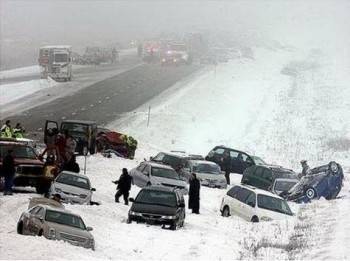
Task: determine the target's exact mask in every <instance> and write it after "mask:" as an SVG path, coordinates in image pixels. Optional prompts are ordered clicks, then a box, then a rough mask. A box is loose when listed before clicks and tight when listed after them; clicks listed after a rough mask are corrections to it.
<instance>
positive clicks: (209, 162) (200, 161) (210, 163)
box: [189, 160, 218, 166]
mask: <svg viewBox="0 0 350 261" xmlns="http://www.w3.org/2000/svg"><path fill="white" fill-rule="evenodd" d="M189 162H191V163H193V164H200V163H202V164H203V163H205V164H208V165H215V166H218V164H216V163H215V162H212V161H208V160H189Z"/></svg>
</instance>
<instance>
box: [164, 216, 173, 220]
mask: <svg viewBox="0 0 350 261" xmlns="http://www.w3.org/2000/svg"><path fill="white" fill-rule="evenodd" d="M161 218H163V219H176V216H161Z"/></svg>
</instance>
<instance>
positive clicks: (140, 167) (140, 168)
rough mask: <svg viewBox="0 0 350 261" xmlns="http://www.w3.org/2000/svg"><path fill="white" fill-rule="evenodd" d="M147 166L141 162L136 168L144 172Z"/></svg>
mask: <svg viewBox="0 0 350 261" xmlns="http://www.w3.org/2000/svg"><path fill="white" fill-rule="evenodd" d="M146 166H147V165H146V164H140V165H139V166H138V167H137V168H136V169H137V170H138V171H140V172H142V171H143V170H144V168H145V167H146Z"/></svg>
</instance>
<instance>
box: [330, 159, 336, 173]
mask: <svg viewBox="0 0 350 261" xmlns="http://www.w3.org/2000/svg"><path fill="white" fill-rule="evenodd" d="M330 168H331V171H332V172H333V173H337V172H338V164H337V163H335V162H334V161H332V162H331V164H330Z"/></svg>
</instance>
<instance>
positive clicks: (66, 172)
mask: <svg viewBox="0 0 350 261" xmlns="http://www.w3.org/2000/svg"><path fill="white" fill-rule="evenodd" d="M61 174H69V175H73V176H77V177H81V178H86V179H89V178H88V177H87V176H86V175H83V174H79V173H76V172H72V171H67V170H63V171H62V172H61V173H60V174H59V175H61Z"/></svg>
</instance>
